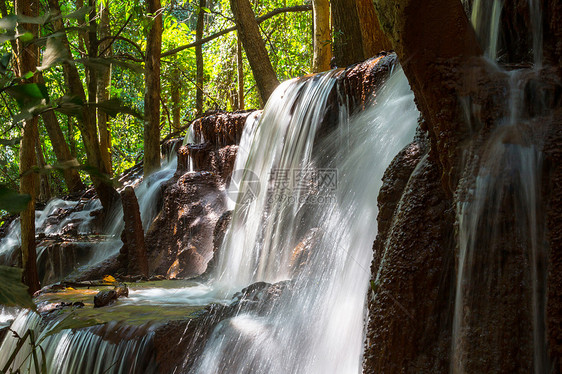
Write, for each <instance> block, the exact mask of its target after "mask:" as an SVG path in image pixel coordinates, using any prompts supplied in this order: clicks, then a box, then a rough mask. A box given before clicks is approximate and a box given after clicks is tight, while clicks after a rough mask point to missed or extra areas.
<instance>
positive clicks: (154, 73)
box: [144, 0, 162, 177]
mask: <svg viewBox="0 0 562 374" xmlns="http://www.w3.org/2000/svg"><path fill="white" fill-rule="evenodd" d="M160 8H161V6H160V0H148V2H147V11H148V13H149V14H151V15H152V16H153V17H154V18H153V21H152V25H151V27H150V30H149V32H148V38H147V42H146V62H145V73H144V85H145V88H144V90H145V93H144V175H145V177H146V176H148V175H150V174H151V173H152V172H154V171H156V170H158V168H160V53H161V52H162V14H161V9H160Z"/></svg>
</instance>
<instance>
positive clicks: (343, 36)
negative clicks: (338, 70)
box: [332, 0, 365, 67]
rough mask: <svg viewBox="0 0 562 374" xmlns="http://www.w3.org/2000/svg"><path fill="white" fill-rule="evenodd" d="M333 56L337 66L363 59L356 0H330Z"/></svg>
mask: <svg viewBox="0 0 562 374" xmlns="http://www.w3.org/2000/svg"><path fill="white" fill-rule="evenodd" d="M332 22H333V23H332V29H333V34H334V35H333V36H334V58H335V64H336V65H337V66H338V67H346V66H348V65H351V64H354V63H357V62H360V61H363V60H365V54H364V53H363V36H362V34H361V26H360V23H359V15H358V13H357V0H332Z"/></svg>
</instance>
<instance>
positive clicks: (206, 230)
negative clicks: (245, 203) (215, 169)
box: [146, 172, 226, 278]
mask: <svg viewBox="0 0 562 374" xmlns="http://www.w3.org/2000/svg"><path fill="white" fill-rule="evenodd" d="M222 188H223V187H222V184H221V182H220V179H219V178H217V176H216V175H214V174H212V173H209V172H190V173H186V174H184V175H182V176H181V177H179V178H178V179H177V181H172V182H171V183H170V184H169V187H168V188H167V189H166V193H165V196H164V204H163V207H162V210H161V212H160V213H159V214H158V216H157V217H156V219H155V220H154V222H153V223H152V225H151V226H150V228H149V230H148V231H147V233H146V246H147V249H148V253H149V268H150V274H161V275H166V277H168V278H185V277H193V276H197V275H200V274H202V273H203V272H204V271H205V268H206V266H207V262H208V261H209V259H210V258H211V256H212V253H213V231H214V228H215V225H216V222H217V220H218V219H219V217H220V216H221V215H222V214H223V213H224V211H225V210H226V200H225V196H224V194H223V190H222Z"/></svg>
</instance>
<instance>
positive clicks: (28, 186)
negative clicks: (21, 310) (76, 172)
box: [15, 0, 40, 294]
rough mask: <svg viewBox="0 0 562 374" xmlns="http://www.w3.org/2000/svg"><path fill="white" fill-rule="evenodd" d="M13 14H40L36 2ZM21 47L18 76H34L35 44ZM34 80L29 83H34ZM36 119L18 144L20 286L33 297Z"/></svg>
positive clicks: (31, 28)
mask: <svg viewBox="0 0 562 374" xmlns="http://www.w3.org/2000/svg"><path fill="white" fill-rule="evenodd" d="M15 13H16V14H17V15H24V16H28V17H37V15H38V13H39V1H38V0H16V1H15ZM18 29H19V31H20V32H22V31H23V30H26V31H28V32H31V33H32V34H33V35H34V37H37V35H38V26H37V25H34V24H19V25H18ZM33 43H34V41H33V42H31V43H27V44H25V43H23V42H22V41H21V39H18V51H20V55H19V57H20V58H19V66H18V70H19V75H20V76H21V75H23V74H25V73H26V72H30V71H31V72H35V70H36V69H37V63H38V61H39V59H38V55H39V50H38V49H37V46H36V45H35V44H33ZM36 81H37V80H36V77H35V76H33V77H32V78H31V79H29V80H28V83H36ZM37 137H38V134H37V117H35V116H34V117H33V118H31V119H28V120H25V121H24V123H23V136H22V140H21V144H20V175H21V176H20V193H22V194H29V195H30V196H31V201H30V202H29V204H28V205H27V208H26V209H25V210H24V211H22V212H21V213H20V220H21V221H20V222H21V256H22V266H23V283H24V284H25V285H27V287H28V292H29V293H30V294H33V293H34V292H35V291H37V290H39V287H40V286H39V277H38V275H37V253H36V245H35V198H36V196H35V188H36V185H37V183H38V175H37V173H34V172H33V171H32V170H31V169H32V168H33V167H34V166H36V156H35V144H36V142H37Z"/></svg>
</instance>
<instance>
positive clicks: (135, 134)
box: [0, 0, 312, 195]
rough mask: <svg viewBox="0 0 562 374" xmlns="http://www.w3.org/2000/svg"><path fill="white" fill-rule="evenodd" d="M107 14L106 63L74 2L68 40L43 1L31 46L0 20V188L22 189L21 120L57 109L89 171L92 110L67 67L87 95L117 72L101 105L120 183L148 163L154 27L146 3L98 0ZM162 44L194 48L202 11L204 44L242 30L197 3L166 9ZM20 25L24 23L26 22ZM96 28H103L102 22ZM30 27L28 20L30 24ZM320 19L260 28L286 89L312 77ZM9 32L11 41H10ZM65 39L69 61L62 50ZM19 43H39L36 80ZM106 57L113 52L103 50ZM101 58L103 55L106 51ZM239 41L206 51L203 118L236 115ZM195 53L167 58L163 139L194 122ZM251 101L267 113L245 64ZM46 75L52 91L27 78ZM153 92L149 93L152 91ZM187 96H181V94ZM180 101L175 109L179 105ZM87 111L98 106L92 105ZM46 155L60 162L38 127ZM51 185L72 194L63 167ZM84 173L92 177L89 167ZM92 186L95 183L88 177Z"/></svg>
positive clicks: (226, 7) (222, 9)
mask: <svg viewBox="0 0 562 374" xmlns="http://www.w3.org/2000/svg"><path fill="white" fill-rule="evenodd" d="M6 4H7V6H8V13H9V14H10V13H13V4H11V3H6ZM99 4H108V6H109V13H110V17H109V27H110V30H111V35H112V36H111V37H109V40H110V41H111V47H110V48H109V55H108V56H103V57H99V56H89V55H88V51H87V44H88V40H87V32H86V31H87V29H88V25H87V24H86V23H85V20H86V18H87V16H88V12H89V10H90V8H88V7H84V8H77V5H76V2H72V1H68V0H60V8H61V11H62V17H60V16H57V17H58V18H61V19H62V20H63V23H64V29H63V30H62V31H56V30H55V28H54V24H53V20H55V19H57V17H54V16H53V14H52V13H51V12H50V11H49V10H48V9H49V7H48V4H47V2H46V1H45V0H43V2H42V6H41V8H42V9H43V10H42V14H41V15H40V16H39V17H37V18H36V19H31V21H32V22H34V23H36V24H38V25H39V29H40V34H39V36H38V37H37V38H36V39H33V37H32V35H31V34H30V33H29V32H20V33H16V32H15V26H16V24H17V21H18V17H15V16H13V15H9V16H7V17H4V18H2V20H0V41H1V42H2V44H0V100H1V101H2V103H3V105H2V106H1V107H0V132H2V133H3V136H2V139H0V150H1V151H0V184H3V185H5V186H7V187H8V188H10V189H12V190H17V189H18V186H19V181H18V179H19V170H18V162H19V144H18V140H19V138H20V137H21V120H22V119H24V118H27V117H29V116H30V115H33V114H37V113H42V112H44V111H47V110H55V111H56V112H55V113H56V117H57V119H58V122H59V124H60V128H61V130H62V132H63V134H64V137H65V139H66V141H67V143H68V146H69V148H70V150H71V153H72V155H73V156H74V157H76V159H77V161H78V163H79V164H80V165H85V164H86V163H87V160H86V152H85V147H84V143H83V142H82V140H81V133H80V131H79V129H78V122H79V120H80V106H81V105H88V103H80V102H78V103H77V102H76V98H72V97H69V96H67V88H68V87H67V83H66V81H65V76H64V72H63V68H62V64H63V63H65V62H70V63H72V64H74V65H75V66H76V68H77V69H78V72H79V74H80V79H81V80H82V82H83V84H84V88H85V91H87V89H86V88H87V80H88V74H89V73H88V71H89V70H90V69H94V70H95V69H98V68H99V67H102V66H109V65H110V66H111V81H110V84H109V92H110V97H111V100H110V101H107V102H105V103H99V104H97V106H98V109H100V110H105V111H107V112H108V113H109V114H110V115H111V118H110V119H109V123H108V128H109V131H110V134H111V154H112V163H113V171H114V173H115V174H119V173H120V172H122V171H124V170H126V169H128V168H130V167H131V166H133V165H134V164H136V163H138V162H139V161H140V160H141V159H142V152H143V126H144V122H143V120H142V115H141V114H142V113H143V111H144V93H145V87H144V75H143V70H142V68H143V65H142V63H143V60H144V53H145V52H146V33H147V29H148V26H150V24H151V22H152V18H151V15H147V14H146V13H145V10H144V4H143V3H142V2H139V1H138V0H133V1H127V2H112V1H109V2H107V1H103V2H102V1H100V2H99V3H98V5H99ZM301 4H303V3H302V0H271V1H268V2H258V3H256V5H255V9H254V10H255V13H256V16H261V15H263V14H265V13H267V12H269V11H271V10H273V9H276V8H282V7H287V6H292V5H301ZM162 6H163V9H162V14H163V25H164V30H163V35H162V51H163V52H165V51H168V50H171V49H173V48H176V47H178V46H180V45H186V44H189V43H191V42H193V41H194V39H195V25H196V19H197V15H198V14H199V12H204V13H205V27H204V35H205V36H207V35H212V34H213V33H216V32H218V31H221V30H223V29H225V28H228V27H232V26H233V25H234V22H233V19H232V12H231V11H230V3H229V0H211V1H208V2H207V7H205V8H203V9H199V7H198V1H196V0H187V1H180V2H178V1H169V0H164V1H163V2H162ZM19 19H21V17H20V18H19ZM98 19H101V17H99V14H98ZM25 20H26V21H30V19H29V18H26V19H25ZM311 22H312V14H311V12H300V13H286V14H282V15H278V16H275V17H272V18H270V19H268V20H266V21H265V22H263V23H261V24H260V28H261V31H262V35H263V37H264V40H265V41H266V46H267V48H268V51H269V54H270V59H271V61H272V64H273V66H274V68H275V70H276V72H277V74H278V76H279V79H280V80H285V79H289V78H293V77H296V76H301V75H304V74H307V73H309V72H310V61H311V58H312V42H311V32H312V25H311ZM2 31H3V33H2ZM63 36H66V38H67V39H68V43H69V45H70V51H71V53H70V55H69V54H68V53H67V52H66V49H65V48H64V44H63ZM17 38H19V39H20V40H22V41H25V42H31V43H36V44H37V45H38V46H39V48H40V49H41V51H42V52H41V61H40V63H39V70H38V72H35V73H31V72H24V73H23V74H22V75H21V76H18V74H17V69H16V65H15V61H16V59H15V58H13V57H14V56H15V53H14V51H13V42H14V41H15V40H16V39H17ZM104 50H105V47H104ZM99 52H101V51H99ZM236 53H237V34H236V32H231V33H227V34H225V35H223V36H222V37H219V38H217V39H214V40H212V41H210V42H208V43H205V44H204V45H203V56H204V77H205V79H204V81H205V84H204V87H203V91H204V98H205V99H204V100H205V101H204V109H205V110H207V109H222V110H233V109H235V105H236V104H235V103H236V102H237V100H236V99H235V96H236V93H237V58H236ZM195 65H196V64H195V51H194V48H189V49H185V50H183V51H181V52H179V53H177V54H174V55H171V56H168V57H165V58H162V72H161V78H162V106H161V109H162V110H161V113H162V115H161V128H162V136H163V137H164V136H165V135H167V134H172V133H174V132H176V131H178V130H179V129H177V128H174V126H173V122H174V121H173V117H174V108H179V119H180V126H182V127H185V126H186V125H187V124H189V123H190V122H191V121H192V120H193V119H194V118H195V115H196V113H195V93H196V87H195V80H196V77H195V76H196V67H195ZM243 71H244V93H245V102H246V108H257V107H259V106H260V102H259V99H258V92H257V90H256V87H255V81H254V78H253V76H252V72H251V70H250V67H249V65H248V62H247V60H246V58H245V56H244V57H243ZM39 73H41V74H42V78H43V80H44V83H26V82H23V81H22V79H24V78H30V77H31V76H32V75H33V74H35V75H37V74H39ZM148 89H150V87H149V88H148ZM175 92H179V95H174V93H175ZM177 97H179V100H177V102H174V99H175V98H177ZM88 101H89V104H90V105H92V102H93V101H95V99H94V98H89V99H88ZM38 131H39V139H40V144H39V146H38V147H39V148H38V149H40V150H41V151H42V152H43V156H44V158H45V162H46V163H47V164H49V165H54V164H55V163H56V162H57V159H56V155H55V153H54V147H53V144H52V141H51V139H50V138H49V136H48V133H47V131H46V129H45V127H44V126H42V125H40V126H39V130H38ZM49 170H50V171H51V172H50V174H49V178H50V180H51V188H52V190H53V192H54V193H55V194H59V195H60V194H64V193H66V187H65V186H64V183H63V178H62V173H61V169H60V168H56V167H54V168H50V169H49ZM81 170H87V168H82V169H81ZM81 175H82V178H83V179H85V180H86V181H88V174H87V173H86V172H84V171H81Z"/></svg>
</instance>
